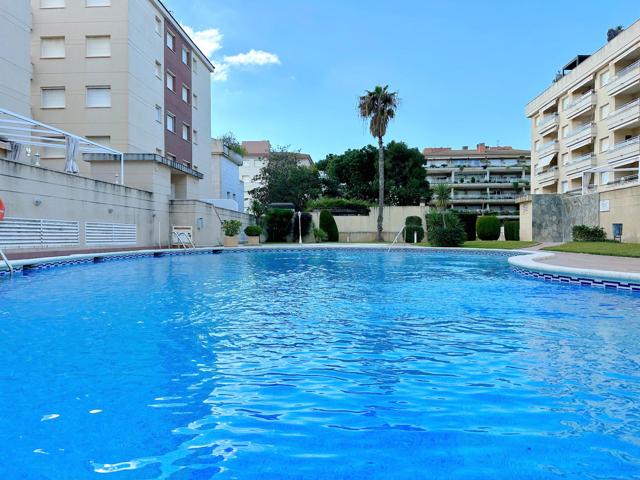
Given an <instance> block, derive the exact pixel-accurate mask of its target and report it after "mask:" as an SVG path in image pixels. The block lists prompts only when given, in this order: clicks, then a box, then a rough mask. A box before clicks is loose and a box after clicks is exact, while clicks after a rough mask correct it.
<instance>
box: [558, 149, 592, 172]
mask: <svg viewBox="0 0 640 480" xmlns="http://www.w3.org/2000/svg"><path fill="white" fill-rule="evenodd" d="M596 164H597V158H596V156H595V154H593V153H587V154H586V155H582V156H580V157H577V158H572V159H571V160H569V161H568V162H565V164H564V167H565V169H566V171H567V173H568V174H569V175H570V174H572V173H576V172H579V171H582V170H586V169H588V168H591V167H595V166H596Z"/></svg>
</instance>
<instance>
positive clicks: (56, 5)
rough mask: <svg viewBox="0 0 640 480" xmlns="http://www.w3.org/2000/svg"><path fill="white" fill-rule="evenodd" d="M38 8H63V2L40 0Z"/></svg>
mask: <svg viewBox="0 0 640 480" xmlns="http://www.w3.org/2000/svg"><path fill="white" fill-rule="evenodd" d="M40 8H64V0H40Z"/></svg>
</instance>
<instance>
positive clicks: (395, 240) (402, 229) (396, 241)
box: [387, 225, 407, 253]
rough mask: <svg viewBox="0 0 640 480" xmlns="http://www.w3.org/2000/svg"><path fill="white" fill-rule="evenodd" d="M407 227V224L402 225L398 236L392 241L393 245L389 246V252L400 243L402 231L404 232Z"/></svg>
mask: <svg viewBox="0 0 640 480" xmlns="http://www.w3.org/2000/svg"><path fill="white" fill-rule="evenodd" d="M405 228H407V226H406V225H405V226H404V227H402V228H401V229H400V231H399V232H398V233H397V234H396V237H395V238H394V239H393V242H391V246H389V250H387V253H389V252H390V251H391V249H392V248H393V246H394V245H395V244H396V243H398V239H399V238H400V235H402V232H404V229H405Z"/></svg>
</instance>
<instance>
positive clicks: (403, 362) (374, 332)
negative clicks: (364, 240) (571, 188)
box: [0, 251, 640, 480]
mask: <svg viewBox="0 0 640 480" xmlns="http://www.w3.org/2000/svg"><path fill="white" fill-rule="evenodd" d="M639 312H640V295H638V294H631V293H629V294H627V293H619V292H611V291H603V290H598V289H593V288H588V287H575V286H569V285H560V284H555V283H545V282H542V281H539V280H532V279H526V278H522V277H520V276H518V275H517V274H515V273H513V272H512V271H511V270H510V269H509V267H508V265H507V262H506V259H505V258H501V257H492V256H478V255H471V254H440V253H438V254H436V253H409V252H401V251H396V252H392V253H390V254H386V253H384V252H375V251H304V252H300V251H289V252H271V253H269V252H251V253H228V254H221V255H194V256H172V257H164V258H158V259H151V258H150V259H139V260H131V261H117V262H109V263H104V264H100V265H86V266H76V267H68V268H58V269H52V270H49V271H45V272H41V273H34V274H31V275H25V276H18V277H16V278H14V279H13V280H2V281H0V361H1V363H0V478H2V479H3V480H4V479H74V480H75V479H84V478H88V479H91V478H106V479H111V478H113V479H114V480H115V479H136V480H137V479H151V478H166V479H172V480H175V479H208V478H216V479H217V478H220V479H257V478H264V479H415V478H428V479H451V478H460V479H475V478H495V479H515V478H517V479H546V478H549V479H558V478H563V479H582V478H607V479H613V478H616V479H618V478H619V479H622V478H634V477H635V478H638V477H639V476H640V395H639V393H640V369H639V366H640V365H639V362H640V314H639Z"/></svg>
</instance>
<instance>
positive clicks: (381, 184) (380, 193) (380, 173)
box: [378, 137, 384, 242]
mask: <svg viewBox="0 0 640 480" xmlns="http://www.w3.org/2000/svg"><path fill="white" fill-rule="evenodd" d="M378 183H379V187H378V241H379V242H382V210H383V208H384V144H383V143H382V137H378Z"/></svg>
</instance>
